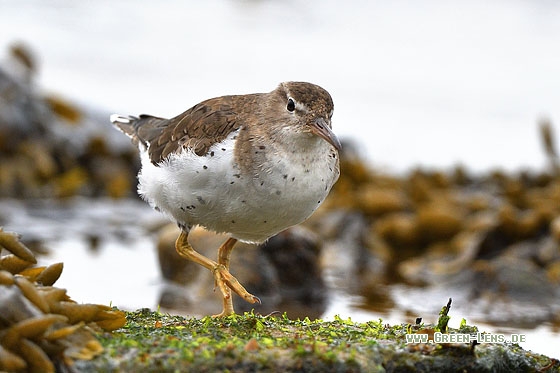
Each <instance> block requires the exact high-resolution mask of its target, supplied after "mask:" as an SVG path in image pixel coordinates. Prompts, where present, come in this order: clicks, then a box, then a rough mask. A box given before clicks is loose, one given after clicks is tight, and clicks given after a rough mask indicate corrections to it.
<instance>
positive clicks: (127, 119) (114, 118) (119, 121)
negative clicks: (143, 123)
mask: <svg viewBox="0 0 560 373" xmlns="http://www.w3.org/2000/svg"><path fill="white" fill-rule="evenodd" d="M110 120H111V123H113V125H114V126H115V127H117V128H118V129H119V130H121V131H122V132H123V133H124V134H125V135H127V136H128V137H130V138H131V139H133V140H134V139H135V138H136V135H137V134H136V128H135V126H134V122H136V121H137V120H138V118H137V117H134V116H132V115H126V116H125V115H120V114H112V115H111V117H110Z"/></svg>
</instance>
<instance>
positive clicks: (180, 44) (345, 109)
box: [0, 0, 560, 171]
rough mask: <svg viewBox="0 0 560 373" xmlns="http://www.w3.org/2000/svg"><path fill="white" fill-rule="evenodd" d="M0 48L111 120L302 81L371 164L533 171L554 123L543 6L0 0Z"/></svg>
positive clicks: (558, 72)
mask: <svg viewBox="0 0 560 373" xmlns="http://www.w3.org/2000/svg"><path fill="white" fill-rule="evenodd" d="M0 9H1V11H0V50H5V48H6V46H7V45H9V43H11V42H13V41H14V40H22V41H24V42H27V43H28V44H29V45H30V46H31V47H32V48H33V49H34V50H35V51H36V54H37V55H38V56H39V57H40V60H41V69H40V75H39V84H40V86H41V87H43V88H44V89H45V90H47V91H51V92H57V93H59V94H62V95H64V96H66V97H69V98H71V99H73V100H74V99H75V100H78V101H80V102H83V103H86V104H88V105H92V106H94V107H99V108H103V109H106V110H107V111H108V112H111V111H115V112H119V113H124V114H127V113H130V114H135V113H152V114H156V115H160V116H173V115H176V114H178V113H180V112H182V111H183V110H185V109H186V108H188V107H190V106H192V105H193V104H195V103H197V102H199V101H201V100H203V99H205V98H209V97H213V96H218V95H222V94H230V93H251V92H259V91H260V92H262V91H270V90H272V89H273V88H274V87H275V86H276V84H277V83H278V82H280V81H285V80H306V81H312V82H315V83H317V84H320V85H322V86H324V87H325V88H327V89H328V90H329V91H330V92H331V94H332V95H333V97H334V101H335V108H336V110H335V116H334V126H335V131H336V132H337V133H338V134H340V135H342V136H343V137H347V138H353V139H355V140H356V141H358V143H359V147H360V149H361V151H362V152H364V154H366V155H367V156H368V157H369V159H370V160H371V161H372V162H373V163H374V164H375V165H376V166H377V167H384V168H387V169H389V170H392V171H403V170H407V169H409V168H410V167H412V166H415V165H422V166H427V167H450V166H452V165H455V164H456V163H462V164H464V165H466V166H467V167H468V168H470V169H472V170H474V171H480V170H487V169H488V168H494V167H500V168H505V169H508V170H512V169H519V168H527V167H529V168H540V167H543V165H544V164H545V159H544V154H543V151H542V149H541V146H540V142H539V138H538V135H537V127H536V122H537V120H538V119H539V118H542V117H548V118H550V119H552V120H553V122H556V123H558V122H559V121H560V106H559V105H558V102H560V49H559V48H558V45H560V22H559V21H560V3H558V2H554V1H547V0H540V1H524V0H514V1H505V0H498V1H492V2H488V1H484V0H474V1H462V2H445V1H438V0H428V1H423V2H415V1H411V0H400V1H392V2H383V1H365V0H363V1H359V0H353V1H346V2H340V1H335V0H330V1H324V0H308V1H295V0H291V1H273V0H245V1H243V0H237V1H234V0H217V1H212V2H195V1H182V0H171V1H166V2H165V3H164V4H162V3H158V2H149V1H120V2H113V1H109V0H100V1H81V2H75V1H71V0H57V1H49V2H44V1H40V0H27V1H15V0H13V1H7V0H0Z"/></svg>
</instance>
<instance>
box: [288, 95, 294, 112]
mask: <svg viewBox="0 0 560 373" xmlns="http://www.w3.org/2000/svg"><path fill="white" fill-rule="evenodd" d="M286 109H287V110H288V111H290V112H292V111H294V110H296V103H295V102H294V100H293V99H292V98H289V99H288V105H286Z"/></svg>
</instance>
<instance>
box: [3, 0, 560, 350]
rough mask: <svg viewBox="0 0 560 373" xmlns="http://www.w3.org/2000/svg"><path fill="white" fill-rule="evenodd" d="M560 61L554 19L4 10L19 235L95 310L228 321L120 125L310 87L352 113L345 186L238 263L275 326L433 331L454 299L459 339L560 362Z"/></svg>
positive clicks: (133, 5)
mask: <svg viewBox="0 0 560 373" xmlns="http://www.w3.org/2000/svg"><path fill="white" fill-rule="evenodd" d="M558 45H560V4H558V3H557V2H554V1H546V0H541V1H532V2H530V1H521V0H517V1H494V2H487V1H482V0H480V1H479V0H475V1H469V2H464V1H463V2H445V1H423V2H414V1H409V0H402V1H392V2H381V1H357V0H352V1H346V2H340V1H319V0H308V1H278V0H266V1H265V0H260V1H259V0H251V1H249V0H247V1H233V0H218V1H212V2H194V1H178V0H172V1H166V2H148V1H120V2H112V1H105V0H100V1H81V2H76V1H70V0H53V1H48V2H45V1H38V0H28V1H25V2H24V1H7V0H0V146H1V149H0V157H1V158H0V162H1V163H0V167H1V168H0V197H2V199H1V200H0V225H1V226H3V227H4V229H5V230H10V231H16V232H18V233H20V234H22V239H23V240H24V241H25V242H26V244H28V245H29V246H31V247H34V248H35V249H36V250H38V252H42V253H43V254H42V256H41V260H42V261H44V262H45V263H52V262H54V261H63V262H64V263H65V269H64V272H63V274H62V277H61V278H60V280H59V281H58V282H57V285H58V286H61V287H64V288H67V289H68V291H69V294H70V295H71V296H72V297H73V298H74V299H75V300H77V301H79V302H81V301H83V302H98V303H102V304H109V303H112V304H113V305H117V306H119V307H122V308H124V309H136V308H140V307H149V308H152V309H153V308H156V307H158V305H162V306H163V307H164V308H165V307H167V308H168V309H170V310H173V311H175V312H183V313H187V314H195V315H199V314H207V313H213V312H216V311H217V310H218V309H219V300H217V299H216V298H217V296H216V294H212V293H211V288H212V283H211V278H210V276H209V275H208V273H206V272H204V273H202V274H200V276H198V272H197V270H198V269H196V268H191V267H188V266H185V267H184V268H183V267H181V266H180V268H176V267H174V266H172V264H173V263H174V262H177V261H176V260H175V259H174V257H173V248H172V243H170V238H169V237H173V235H174V234H175V232H173V229H174V228H173V227H169V226H167V224H166V220H165V219H163V218H162V217H161V216H160V215H159V214H157V213H155V212H153V211H151V209H150V208H149V207H148V206H147V205H145V204H144V203H142V202H141V201H139V200H138V198H137V197H136V196H135V192H134V190H135V183H136V181H135V173H136V171H137V168H138V160H137V154H136V150H135V149H134V148H133V147H132V146H131V145H130V143H129V141H128V139H127V138H126V137H125V136H124V135H122V134H120V133H118V132H117V131H115V130H114V129H112V128H111V125H110V123H109V122H108V116H109V114H111V113H114V112H115V113H120V114H140V113H149V114H153V115H157V116H163V117H171V116H175V115H177V114H179V113H181V112H182V111H184V110H186V109H187V108H189V107H190V106H192V105H194V104H196V103H197V102H199V101H201V100H203V99H206V98H210V97H215V96H220V95H224V94H238V93H239V94H244V93H254V92H267V91H271V90H273V89H274V88H275V87H276V85H277V84H278V83H279V82H282V81H287V80H303V81H310V82H313V83H316V84H319V85H321V86H323V87H324V88H325V89H327V90H328V91H329V92H330V93H331V95H332V96H333V99H334V103H335V115H334V118H333V127H334V131H335V132H336V133H337V134H338V135H339V136H340V137H341V138H342V139H343V140H344V143H345V150H344V154H343V164H342V173H343V175H342V176H341V180H340V181H339V183H338V184H337V187H336V188H335V190H333V193H332V194H333V195H332V196H331V198H330V200H329V201H327V203H326V204H325V206H324V207H323V208H322V209H321V211H319V212H318V213H317V214H316V215H317V216H314V217H313V218H312V219H311V220H310V221H309V222H308V223H307V224H306V225H305V227H298V228H297V229H295V230H291V231H289V232H287V233H286V234H284V235H281V236H279V237H277V238H276V239H273V240H271V241H270V242H269V245H268V246H267V247H262V248H255V247H246V248H244V249H239V250H236V251H235V252H234V255H233V256H234V257H235V256H236V255H239V259H237V260H238V263H237V264H235V263H233V264H232V272H234V273H235V271H236V269H238V271H240V274H239V277H243V278H245V282H247V283H249V284H254V286H257V285H258V284H261V285H262V284H264V285H262V286H263V287H262V289H261V288H258V289H257V290H256V291H254V293H255V294H257V295H259V296H261V295H263V297H262V298H265V299H267V300H268V305H269V306H268V307H270V308H264V309H262V310H260V311H261V312H263V313H264V312H272V311H274V310H278V311H287V312H288V313H289V314H291V315H292V316H293V317H302V316H303V317H305V316H307V315H309V316H310V317H326V318H329V317H331V318H332V317H333V315H335V314H340V315H341V316H343V317H348V316H350V317H352V318H353V319H354V320H358V321H360V320H368V319H376V318H379V317H381V318H383V319H384V320H386V321H387V322H391V323H401V322H413V320H414V319H415V317H417V316H419V317H424V320H425V321H426V322H433V321H435V320H436V319H437V313H438V312H439V310H440V309H441V307H442V306H443V305H445V304H446V303H447V299H448V298H449V297H452V298H453V301H454V305H453V308H452V311H451V316H452V320H451V325H452V326H457V325H458V323H459V322H460V320H461V318H463V317H464V318H466V319H467V321H468V322H469V323H470V322H476V323H482V325H484V327H485V328H486V329H485V330H493V331H497V332H498V331H499V332H505V333H506V334H507V333H514V332H520V331H521V332H523V333H527V335H528V343H526V344H522V346H523V347H525V348H530V349H532V350H535V351H537V352H542V353H545V354H547V355H549V356H555V357H560V355H558V352H557V351H556V349H553V346H554V345H553V344H552V343H551V341H557V340H558V333H559V324H560V322H559V321H560V316H559V314H560V311H559V310H560V294H559V291H558V288H559V287H558V284H560V249H559V242H560V220H559V218H558V216H560V179H559V172H558V170H559V168H558V157H557V153H556V144H557V142H558V138H557V137H555V136H554V128H555V127H554V124H555V123H558V120H559V118H560V49H559V48H558ZM197 239H199V240H200V244H199V245H201V246H209V247H217V245H218V244H216V243H215V242H219V239H218V238H216V237H212V236H211V235H209V234H208V233H207V232H200V233H199V234H198V236H197ZM216 240H217V241H216ZM170 247H171V250H169V248H170ZM156 248H157V250H156ZM285 252H289V253H291V254H290V255H288V257H287V258H286V257H279V256H278V255H276V254H277V253H285ZM208 255H215V253H214V252H213V251H212V250H210V251H209V253H208ZM234 260H235V258H234ZM290 260H292V261H295V264H294V262H290ZM251 264H254V266H253V267H251ZM289 266H294V268H296V269H297V270H294V273H284V272H282V270H281V269H282V268H287V267H289ZM255 268H257V269H256V270H255ZM263 273H265V275H263ZM301 273H308V274H310V275H309V276H308V277H304V278H298V277H297V276H298V274H299V275H301ZM242 282H243V281H242ZM172 284H175V285H172ZM185 284H188V285H187V287H188V291H187V289H185ZM248 287H249V286H248ZM249 290H251V289H249ZM206 297H208V299H207V302H206V301H205V302H201V301H200V299H206ZM267 297H268V298H267ZM210 298H211V299H210ZM263 300H264V299H263ZM212 302H214V303H212ZM202 303H204V306H200V304H202ZM264 303H265V306H266V303H267V302H264ZM206 304H207V306H206ZM238 307H243V305H241V304H240V305H239V306H238Z"/></svg>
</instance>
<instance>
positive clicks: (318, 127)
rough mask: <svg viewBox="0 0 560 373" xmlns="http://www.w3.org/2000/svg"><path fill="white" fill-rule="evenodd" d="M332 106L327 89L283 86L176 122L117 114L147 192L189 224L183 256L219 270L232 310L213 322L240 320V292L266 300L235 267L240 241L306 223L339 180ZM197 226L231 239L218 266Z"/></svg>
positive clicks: (213, 102)
mask: <svg viewBox="0 0 560 373" xmlns="http://www.w3.org/2000/svg"><path fill="white" fill-rule="evenodd" d="M333 110H334V104H333V100H332V97H331V95H330V94H329V93H328V92H327V91H326V90H325V89H323V88H322V87H320V86H318V85H315V84H312V83H307V82H283V83H280V84H279V85H278V86H277V87H276V88H275V89H274V90H273V91H271V92H268V93H253V94H244V95H241V94H240V95H226V96H221V97H215V98H211V99H208V100H205V101H202V102H200V103H198V104H196V105H194V106H193V107H191V108H190V109H188V110H186V111H185V112H183V113H182V114H179V115H177V116H176V117H173V118H171V119H165V118H160V117H155V116H151V115H146V114H142V115H139V116H124V115H119V114H113V115H111V117H110V120H111V122H112V123H113V124H114V125H115V126H116V127H117V129H119V130H120V131H122V132H123V133H124V134H126V135H127V136H129V137H130V138H131V140H132V142H133V143H134V144H135V145H137V146H138V148H139V153H140V160H141V169H140V171H139V173H138V193H139V195H140V196H141V197H142V198H143V199H144V200H145V201H147V202H148V204H149V205H150V206H151V207H152V208H154V209H155V210H157V211H160V212H162V213H163V214H164V215H166V216H167V217H168V218H169V219H170V220H172V221H173V222H175V223H176V224H177V225H178V227H179V228H180V234H179V237H178V238H177V240H176V242H175V249H176V251H177V253H178V254H179V255H180V256H181V257H182V258H185V259H187V260H191V261H193V262H195V263H198V264H200V265H202V266H203V267H205V268H206V269H208V270H210V271H211V272H212V274H213V276H214V282H215V286H214V290H215V289H216V288H218V289H219V290H220V293H221V298H222V305H223V308H222V312H221V313H219V314H216V315H213V316H215V317H222V316H228V315H232V314H235V310H234V308H233V302H232V292H233V293H236V294H237V295H239V296H240V297H241V298H243V299H244V300H245V301H247V302H249V303H251V304H254V303H259V304H260V303H261V301H260V299H259V298H258V297H257V296H255V295H253V294H250V293H249V292H248V291H247V290H246V289H245V288H244V287H243V285H241V284H240V283H239V281H238V280H237V279H236V278H235V277H234V276H233V275H232V274H231V273H230V271H229V262H230V257H231V252H232V250H233V247H234V245H235V244H236V242H237V241H242V242H246V243H255V244H258V243H263V242H265V241H266V240H267V239H268V238H270V237H272V236H274V235H276V234H278V233H279V232H282V231H283V230H285V229H287V228H289V227H291V226H294V225H297V224H299V223H302V222H303V221H305V220H306V219H307V218H308V217H309V216H311V214H312V213H313V212H314V211H315V210H316V209H317V208H318V207H319V206H320V205H321V204H322V203H323V201H324V200H325V198H326V197H327V195H328V194H329V192H330V190H331V188H332V187H333V185H334V184H335V183H336V181H337V179H338V177H339V175H340V165H339V154H338V151H339V150H341V144H340V141H339V139H338V137H337V136H336V135H335V133H334V132H333V131H332V116H333ZM197 225H198V226H202V227H203V228H205V229H208V230H210V231H214V232H217V233H226V234H227V235H228V237H229V238H228V239H227V240H226V241H225V242H224V243H223V244H222V245H221V246H220V247H219V248H218V257H217V261H214V260H212V259H210V258H208V257H205V256H203V255H201V254H200V253H199V252H197V251H196V250H195V249H194V248H193V247H192V246H191V245H190V244H189V241H188V235H189V232H190V230H191V229H192V228H193V227H194V226H197Z"/></svg>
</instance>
